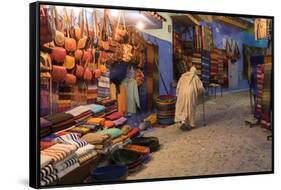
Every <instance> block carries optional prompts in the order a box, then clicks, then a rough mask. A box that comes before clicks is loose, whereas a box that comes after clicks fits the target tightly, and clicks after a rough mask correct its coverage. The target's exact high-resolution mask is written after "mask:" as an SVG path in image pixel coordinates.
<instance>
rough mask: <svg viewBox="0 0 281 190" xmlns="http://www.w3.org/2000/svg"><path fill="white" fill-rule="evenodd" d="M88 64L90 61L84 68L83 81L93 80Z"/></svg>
mask: <svg viewBox="0 0 281 190" xmlns="http://www.w3.org/2000/svg"><path fill="white" fill-rule="evenodd" d="M88 62H89V60H87V62H86V64H85V66H84V73H83V79H84V80H85V81H90V80H92V78H93V72H92V71H91V70H90V69H89V67H88Z"/></svg>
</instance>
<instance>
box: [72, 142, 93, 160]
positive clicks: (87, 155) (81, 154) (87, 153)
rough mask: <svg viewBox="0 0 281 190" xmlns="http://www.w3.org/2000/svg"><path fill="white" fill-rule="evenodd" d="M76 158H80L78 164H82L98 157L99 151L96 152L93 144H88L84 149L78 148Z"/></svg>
mask: <svg viewBox="0 0 281 190" xmlns="http://www.w3.org/2000/svg"><path fill="white" fill-rule="evenodd" d="M75 154H76V156H77V157H78V162H79V163H80V164H82V163H84V162H86V161H88V160H90V159H92V158H94V157H96V156H97V151H96V150H95V146H94V145H92V144H87V145H85V146H83V147H80V148H78V150H77V151H76V152H75Z"/></svg>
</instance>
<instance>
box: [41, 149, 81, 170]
mask: <svg viewBox="0 0 281 190" xmlns="http://www.w3.org/2000/svg"><path fill="white" fill-rule="evenodd" d="M76 150H77V147H76V146H74V145H70V144H55V145H53V146H51V147H49V148H47V149H45V150H42V151H41V153H40V154H41V160H42V158H44V161H45V162H44V163H46V160H48V161H49V157H51V159H52V161H51V162H52V163H53V164H56V163H58V162H60V161H62V160H63V159H65V158H66V157H67V156H69V155H71V154H72V153H74V152H75V151H76ZM45 156H48V157H45ZM43 165H44V164H43ZM41 166H42V164H41Z"/></svg>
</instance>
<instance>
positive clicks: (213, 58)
mask: <svg viewBox="0 0 281 190" xmlns="http://www.w3.org/2000/svg"><path fill="white" fill-rule="evenodd" d="M218 60H219V53H218V49H213V50H212V51H211V53H210V80H211V82H214V83H217V80H218Z"/></svg>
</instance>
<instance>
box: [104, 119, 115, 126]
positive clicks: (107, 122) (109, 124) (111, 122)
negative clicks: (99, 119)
mask: <svg viewBox="0 0 281 190" xmlns="http://www.w3.org/2000/svg"><path fill="white" fill-rule="evenodd" d="M114 126H115V123H114V122H113V121H110V120H105V122H104V125H103V127H104V128H112V127H114Z"/></svg>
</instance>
